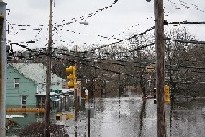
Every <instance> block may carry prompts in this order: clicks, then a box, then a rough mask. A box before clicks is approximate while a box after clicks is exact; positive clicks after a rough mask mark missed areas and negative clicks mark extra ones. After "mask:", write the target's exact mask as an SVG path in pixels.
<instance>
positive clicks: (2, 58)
mask: <svg viewBox="0 0 205 137" xmlns="http://www.w3.org/2000/svg"><path fill="white" fill-rule="evenodd" d="M5 18H6V3H4V2H3V1H2V0H0V40H1V41H0V137H5V136H6V127H5V126H6V122H5V121H6V64H7V63H6V31H5V28H6V27H5V25H6V24H5V20H6V19H5Z"/></svg>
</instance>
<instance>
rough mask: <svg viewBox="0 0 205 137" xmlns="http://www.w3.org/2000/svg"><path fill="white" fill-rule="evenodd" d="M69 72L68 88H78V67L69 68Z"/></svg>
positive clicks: (67, 70)
mask: <svg viewBox="0 0 205 137" xmlns="http://www.w3.org/2000/svg"><path fill="white" fill-rule="evenodd" d="M66 72H67V75H68V76H67V79H68V83H67V84H68V88H76V85H77V80H76V79H77V77H76V67H75V66H69V67H68V68H66Z"/></svg>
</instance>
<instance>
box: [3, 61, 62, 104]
mask: <svg viewBox="0 0 205 137" xmlns="http://www.w3.org/2000/svg"><path fill="white" fill-rule="evenodd" d="M61 89H62V78H60V77H58V76H57V75H55V74H51V90H61ZM45 96H46V67H45V66H44V65H43V64H42V63H10V64H8V65H7V88H6V106H7V108H8V107H44V105H45Z"/></svg>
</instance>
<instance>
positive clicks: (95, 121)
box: [65, 96, 205, 137]
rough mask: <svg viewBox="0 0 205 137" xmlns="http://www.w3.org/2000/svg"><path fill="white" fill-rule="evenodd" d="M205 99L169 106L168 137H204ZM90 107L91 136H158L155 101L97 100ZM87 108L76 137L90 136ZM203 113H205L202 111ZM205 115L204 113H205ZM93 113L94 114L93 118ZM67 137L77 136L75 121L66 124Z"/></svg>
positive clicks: (177, 102)
mask: <svg viewBox="0 0 205 137" xmlns="http://www.w3.org/2000/svg"><path fill="white" fill-rule="evenodd" d="M204 101H205V100H204V99H195V100H193V99H192V100H191V99H189V100H183V101H181V100H180V101H176V102H174V103H173V104H169V105H166V106H165V108H166V125H167V136H168V137H204V135H205V103H204ZM92 105H93V106H92V107H91V108H92V109H93V110H94V111H93V113H92V111H91V119H90V129H91V130H90V135H91V137H156V136H157V128H156V127H157V112H156V108H157V106H156V104H154V100H153V99H147V100H146V101H142V98H141V97H137V96H135V97H121V98H102V99H95V103H94V104H92ZM86 110H87V109H81V111H80V112H79V117H78V122H77V124H76V125H77V136H78V137H85V136H87V134H88V126H87V125H88V118H87V113H86ZM202 110H203V111H204V112H203V111H202ZM203 113H204V114H203ZM92 114H93V115H92ZM65 124H66V125H65V128H66V132H67V134H69V135H70V137H74V136H75V122H74V120H73V119H72V120H68V121H66V122H65Z"/></svg>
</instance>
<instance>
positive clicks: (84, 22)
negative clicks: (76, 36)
mask: <svg viewBox="0 0 205 137" xmlns="http://www.w3.org/2000/svg"><path fill="white" fill-rule="evenodd" d="M79 23H80V24H83V25H88V22H87V21H86V20H85V21H82V22H79Z"/></svg>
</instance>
